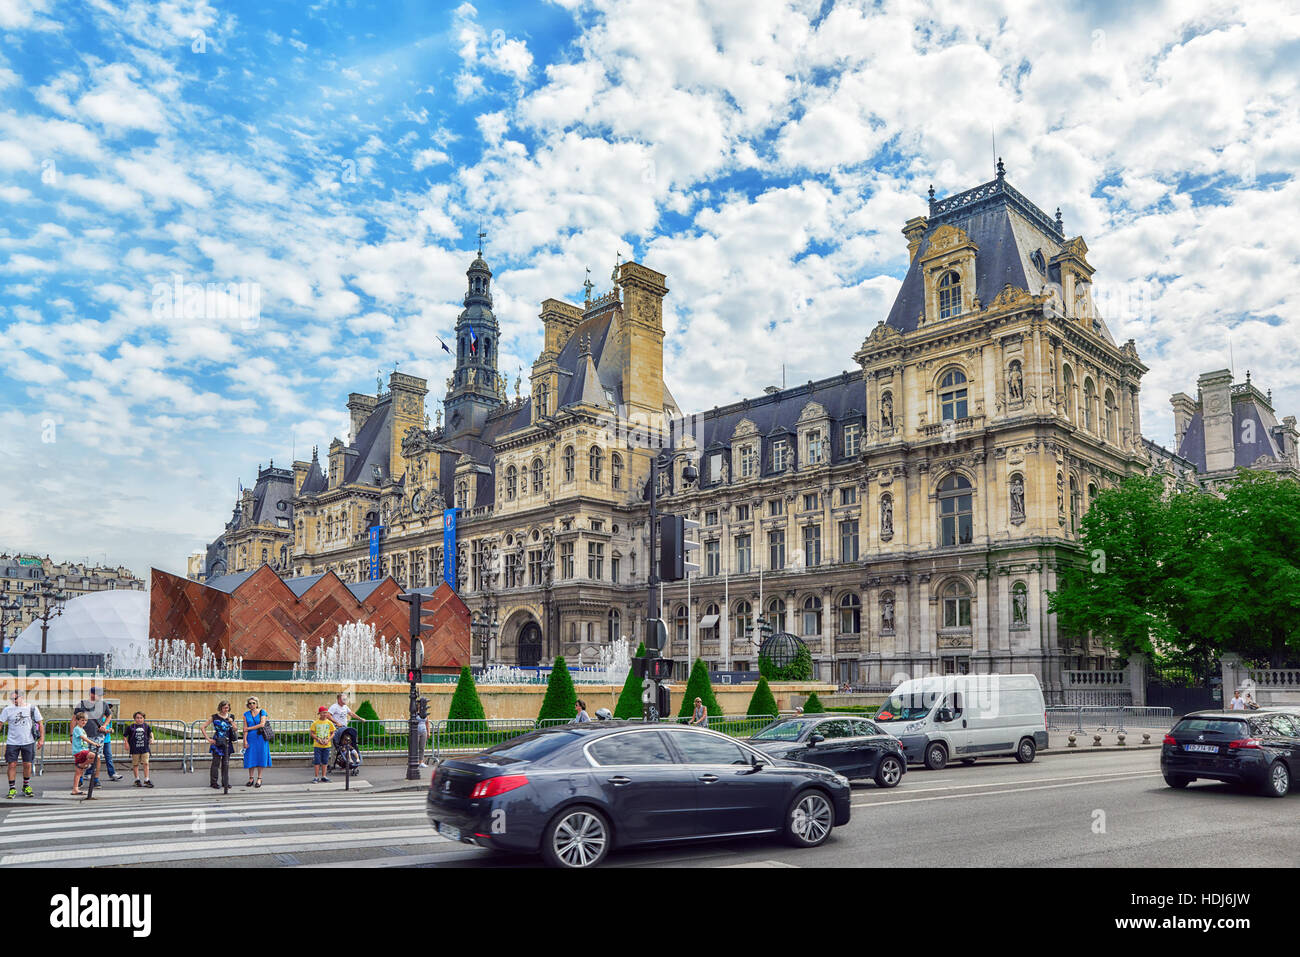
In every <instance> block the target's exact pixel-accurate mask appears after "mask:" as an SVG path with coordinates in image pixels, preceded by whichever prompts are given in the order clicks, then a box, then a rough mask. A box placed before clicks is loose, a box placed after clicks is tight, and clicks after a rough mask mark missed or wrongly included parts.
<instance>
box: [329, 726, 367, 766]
mask: <svg viewBox="0 0 1300 957" xmlns="http://www.w3.org/2000/svg"><path fill="white" fill-rule="evenodd" d="M334 767H335V768H336V769H337V770H339V771H347V772H349V773H352V774H356V773H357V770H358V769H359V768H360V767H361V750H360V749H359V748H358V747H357V729H356V728H339V729H338V730H337V731H335V732H334Z"/></svg>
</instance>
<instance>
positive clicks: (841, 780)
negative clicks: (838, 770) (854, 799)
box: [835, 774, 849, 788]
mask: <svg viewBox="0 0 1300 957" xmlns="http://www.w3.org/2000/svg"><path fill="white" fill-rule="evenodd" d="M835 783H836V784H838V785H839V786H840V787H845V788H846V787H848V786H849V779H848V778H846V777H845V776H844V775H842V774H837V775H835Z"/></svg>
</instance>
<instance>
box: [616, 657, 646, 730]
mask: <svg viewBox="0 0 1300 957" xmlns="http://www.w3.org/2000/svg"><path fill="white" fill-rule="evenodd" d="M636 657H637V658H644V657H645V642H644V641H643V642H641V644H639V645H637V646H636ZM644 690H645V682H644V681H643V680H642V679H641V678H638V677H637V674H636V672H635V671H629V672H628V673H627V678H626V679H625V680H624V681H623V690H622V691H621V692H620V693H619V696H618V703H617V704H615V705H614V717H616V718H639V717H641V715H642V713H643V712H642V708H643V705H642V704H641V693H642V692H643V691H644Z"/></svg>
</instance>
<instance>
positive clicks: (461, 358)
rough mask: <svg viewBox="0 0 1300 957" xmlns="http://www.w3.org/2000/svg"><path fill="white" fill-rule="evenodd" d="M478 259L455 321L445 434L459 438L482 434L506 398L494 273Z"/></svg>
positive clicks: (481, 246)
mask: <svg viewBox="0 0 1300 957" xmlns="http://www.w3.org/2000/svg"><path fill="white" fill-rule="evenodd" d="M482 237H483V234H482V233H480V234H479V250H478V256H477V258H475V260H474V261H473V262H472V263H470V265H469V270H468V271H467V272H466V273H465V275H466V276H467V277H468V279H469V285H468V288H467V289H466V292H465V308H464V310H462V311H461V314H460V316H459V317H458V318H457V319H456V369H455V371H454V372H453V373H452V374H451V378H450V379H448V380H447V396H446V398H445V399H444V400H443V405H444V406H445V407H446V410H447V424H446V427H445V430H446V431H445V435H446V437H447V438H449V439H450V438H456V437H458V436H461V435H467V434H477V433H479V432H481V431H482V429H483V423H484V421H485V420H486V419H487V415H488V413H489V412H491V411H492V410H493V409H494V408H496V407H497V406H498V405H500V404H501V402H502V401H503V400H504V399H505V382H504V380H503V379H502V378H501V375H500V373H498V372H497V350H498V345H499V342H498V332H499V330H498V328H497V320H496V316H495V315H493V314H492V270H491V269H489V268H488V264H487V263H486V262H485V261H484V260H483V245H482Z"/></svg>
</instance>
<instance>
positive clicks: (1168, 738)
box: [1165, 734, 1178, 746]
mask: <svg viewBox="0 0 1300 957" xmlns="http://www.w3.org/2000/svg"><path fill="white" fill-rule="evenodd" d="M1165 744H1172V745H1174V746H1177V744H1178V742H1177V741H1175V740H1174V736H1173V735H1172V734H1167V735H1165Z"/></svg>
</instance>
